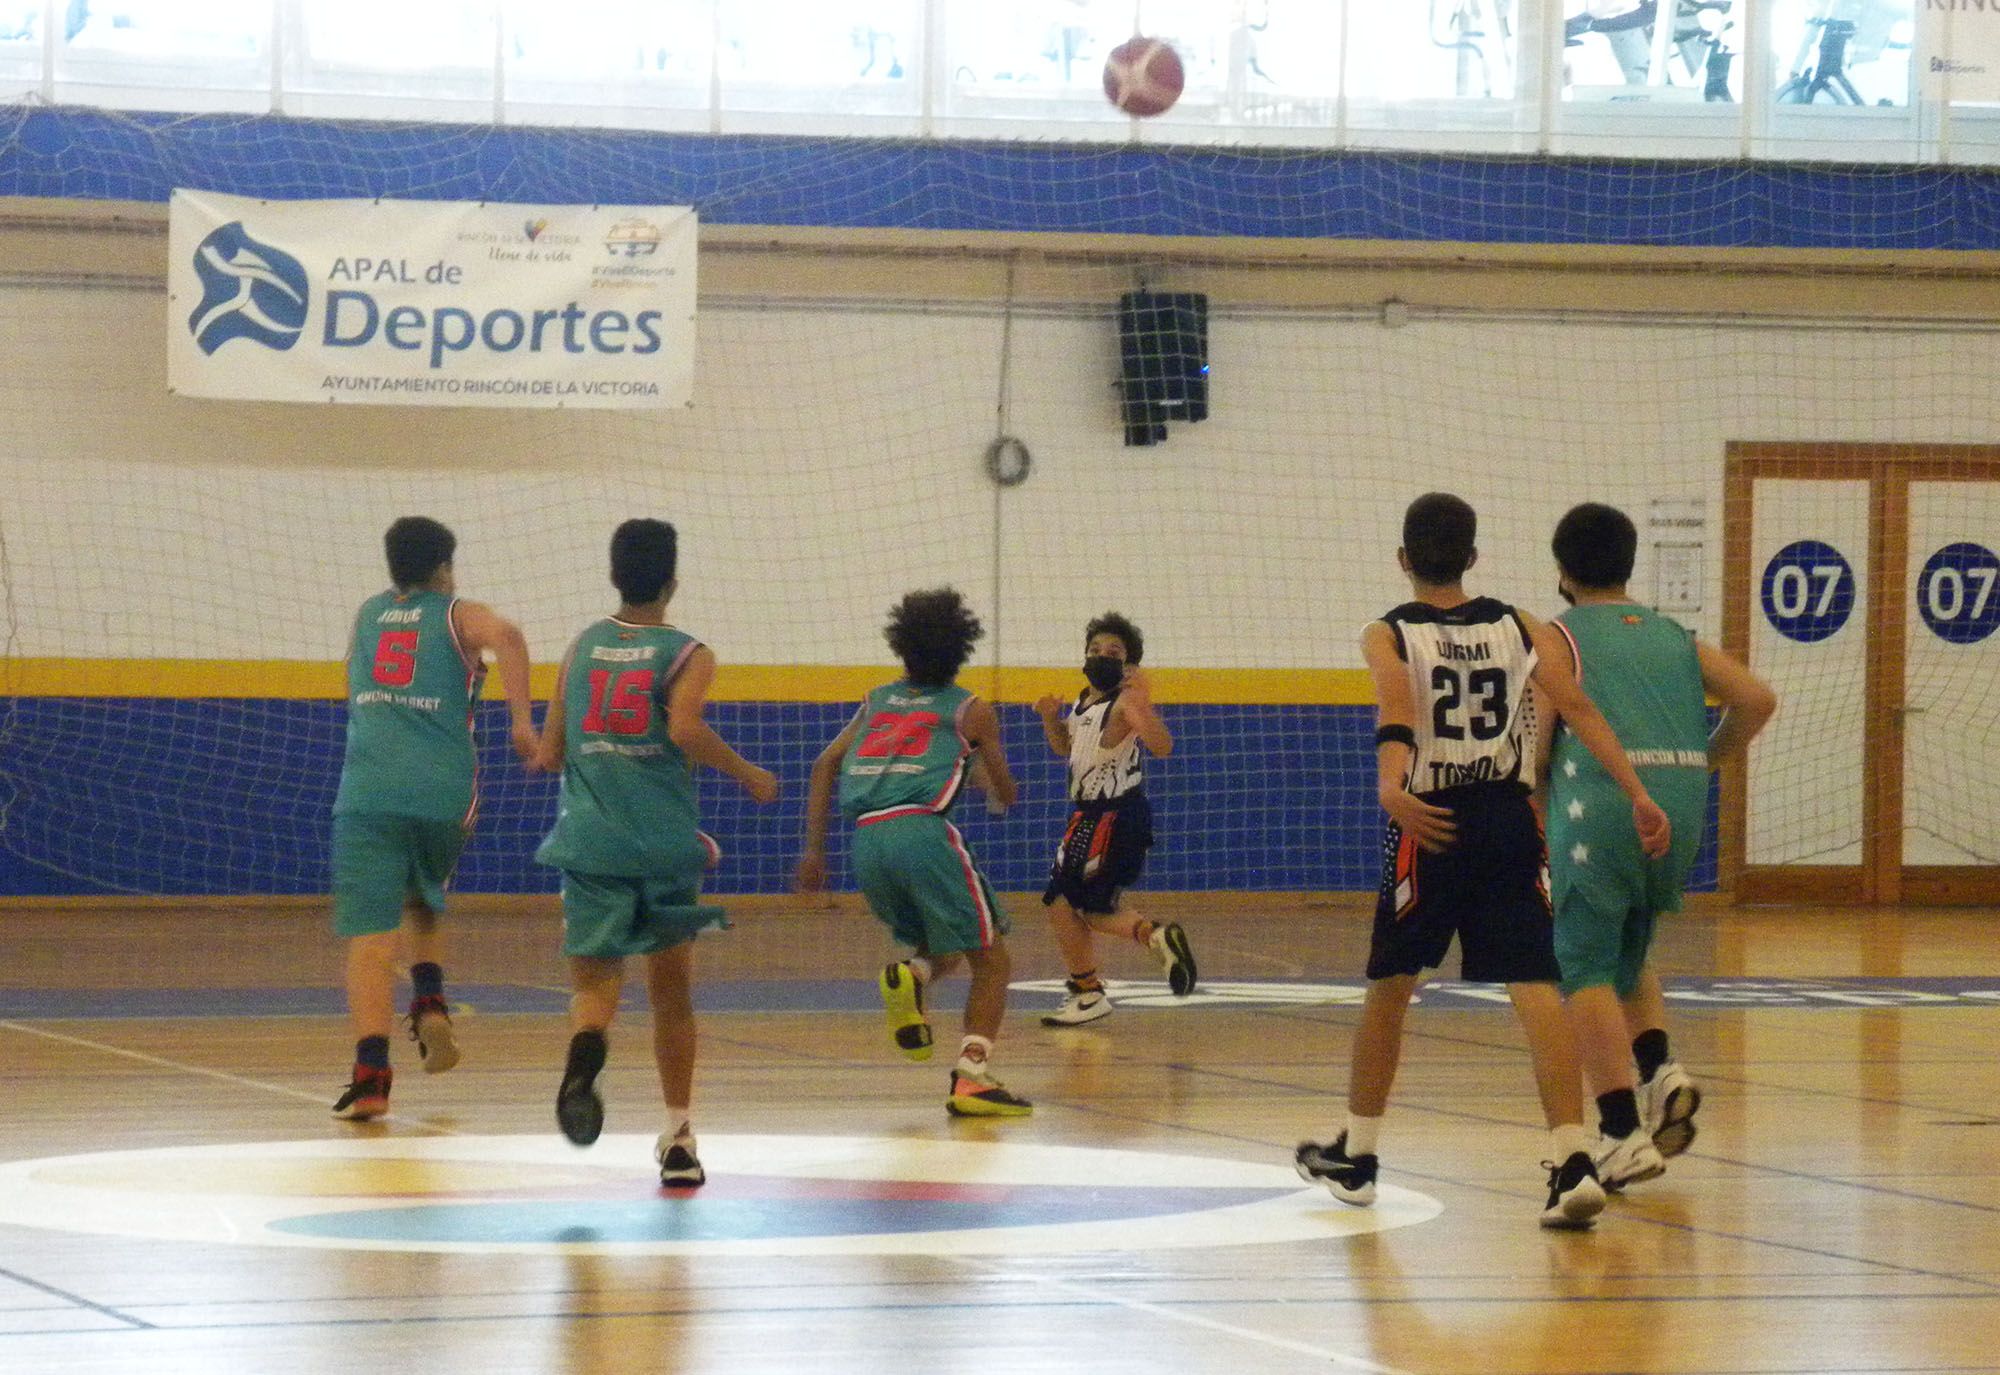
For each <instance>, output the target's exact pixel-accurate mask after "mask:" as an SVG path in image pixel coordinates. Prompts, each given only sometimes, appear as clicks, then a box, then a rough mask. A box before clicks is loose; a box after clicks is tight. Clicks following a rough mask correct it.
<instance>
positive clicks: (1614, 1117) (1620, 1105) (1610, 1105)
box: [1597, 1089, 1639, 1137]
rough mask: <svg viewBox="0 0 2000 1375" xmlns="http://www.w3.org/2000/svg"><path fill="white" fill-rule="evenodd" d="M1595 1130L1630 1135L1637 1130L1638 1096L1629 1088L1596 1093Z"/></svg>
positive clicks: (1609, 1133)
mask: <svg viewBox="0 0 2000 1375" xmlns="http://www.w3.org/2000/svg"><path fill="white" fill-rule="evenodd" d="M1597 1130H1598V1131H1600V1132H1602V1133H1603V1134H1604V1135H1605V1136H1621V1137H1622V1136H1630V1135H1631V1134H1632V1133H1633V1132H1635V1131H1637V1130H1639V1098H1638V1095H1637V1094H1635V1093H1633V1092H1632V1090H1630V1089H1613V1090H1611V1092H1609V1093H1600V1094H1598V1095H1597Z"/></svg>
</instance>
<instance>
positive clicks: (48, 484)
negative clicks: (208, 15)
mask: <svg viewBox="0 0 2000 1375" xmlns="http://www.w3.org/2000/svg"><path fill="white" fill-rule="evenodd" d="M164 312H165V301H164V298H163V297H162V296H161V295H159V294H157V293H150V292H140V291H131V290H112V289H85V288H80V287H28V286H9V287H0V493H4V496H0V534H4V536H5V539H6V555H7V561H8V570H9V571H8V576H7V583H8V589H9V591H10V592H11V594H12V597H13V601H14V609H15V615H16V617H17V619H18V623H19V634H18V638H17V640H16V643H15V645H14V647H13V652H14V653H16V654H26V655H98V656H134V657H137V656H154V655H163V656H175V657H189V658H303V659H323V658H330V657H335V656H337V655H338V654H339V653H340V651H341V649H342V643H343V637H344V635H345V631H346V620H347V616H348V615H349V614H350V611H351V608H352V606H353V605H354V603H355V602H356V601H358V600H359V599H360V598H361V597H363V596H365V595H367V594H368V593H370V592H371V591H374V590H376V589H377V588H378V586H379V585H380V584H381V582H382V581H383V574H382V571H381V564H380V555H379V548H380V546H379V540H380V535H381V531H382V528H383V527H384V526H385V525H386V524H387V522H388V521H389V520H390V519H392V518H393V517H395V516H397V515H399V514H404V513H407V512H414V511H422V512H427V513H430V514H433V515H436V516H438V517H440V518H442V519H444V520H445V521H447V522H448V523H450V524H451V525H453V527H454V528H455V529H456V530H457V531H458V533H459V536H460V540H461V555H460V559H459V573H460V581H461V585H462V587H463V588H464V589H465V590H466V591H467V592H468V593H470V594H471V595H474V596H478V597H481V598H483V599H487V600H490V601H492V602H494V603H495V604H497V605H499V606H500V607H502V608H503V609H505V610H507V611H508V612H510V613H512V614H515V615H517V616H518V617H519V618H520V619H521V620H522V622H523V624H524V627H525V628H526V630H527V631H528V634H529V637H530V642H531V644H532V645H533V647H534V648H535V650H536V652H537V656H538V657H541V658H551V657H554V655H555V654H556V653H557V652H558V651H559V650H560V648H561V645H562V643H563V641H564V640H565V639H566V638H567V636H568V635H569V634H571V633H572V632H573V630H574V629H575V628H576V626H577V625H578V623H579V622H581V621H583V620H584V619H586V618H588V617H589V616H591V615H593V614H596V613H597V612H599V611H600V610H602V609H603V608H604V607H605V606H606V605H607V602H608V599H609V597H610V590H609V588H608V586H607V585H606V584H605V582H604V578H603V571H602V570H603V560H604V554H603V550H604V544H605V540H606V538H607V537H608V534H609V531H610V529H611V527H612V525H613V524H614V523H615V522H616V521H617V520H619V519H622V518H623V517H625V516H627V515H632V514H653V515H661V516H665V517H667V518H669V519H672V520H674V521H675V522H676V523H677V524H678V525H679V526H680V527H681V531H682V536H683V550H684V554H683V559H684V567H683V576H682V583H683V588H684V591H683V595H682V598H681V601H680V603H679V604H678V605H677V607H676V619H677V620H679V621H680V622H681V623H682V624H685V625H687V626H689V627H690V628H692V629H695V630H697V631H698V632H699V633H701V634H702V635H703V636H704V637H705V638H707V639H708V640H710V641H711V642H712V643H713V644H714V645H715V646H716V647H717V649H718V652H719V653H720V654H721V655H722V656H723V658H724V659H725V660H727V661H736V662H762V663H852V662H871V661H876V662H882V661H886V659H887V654H886V650H885V649H884V648H883V647H882V644H881V640H880V637H879V623H880V618H881V613H882V611H883V609H884V608H885V607H886V606H887V605H888V604H889V602H890V601H891V600H892V599H893V598H894V597H895V596H896V595H897V594H898V593H899V592H900V591H902V590H903V589H905V588H908V587H911V586H917V585H926V584H935V583H940V582H953V583H956V584H957V585H959V586H960V587H962V588H965V589H966V590H967V591H968V592H970V593H972V595H973V598H974V601H975V603H976V604H977V605H978V606H979V607H980V608H981V610H982V611H985V612H987V613H988V621H989V624H990V625H991V624H994V623H996V621H997V626H998V630H999V632H1000V636H1001V640H1002V643H1001V652H1002V654H1003V656H1004V658H1005V660H1006V661H1007V662H1010V663H1049V664H1062V663H1067V662H1069V661H1071V660H1072V659H1074V658H1076V657H1077V655H1078V652H1079V649H1080V645H1079V643H1078V641H1079V638H1080V630H1081V626H1082V623H1083V621H1084V620H1085V619H1086V618H1087V617H1088V616H1090V615H1091V614H1092V613H1094V612H1097V611H1101V610H1103V609H1104V608H1105V607H1106V606H1112V605H1115V606H1118V607H1121V608H1122V609H1124V610H1126V611H1127V612H1129V613H1130V614H1131V615H1133V616H1134V617H1135V618H1136V619H1137V620H1138V621H1139V622H1140V623H1141V625H1143V626H1144V628H1145V629H1146V631H1147V634H1148V637H1149V647H1150V648H1151V657H1152V659H1153V660H1154V661H1155V662H1157V663H1161V664H1176V665H1198V666H1255V667H1282V666H1333V667H1351V666H1356V665H1358V664H1359V656H1358V654H1357V652H1356V649H1355V640H1356V634H1357V632H1358V629H1359V627H1360V625H1361V623H1362V622H1363V621H1365V620H1366V619H1368V618H1369V617H1370V616H1372V615H1375V614H1377V613H1379V612H1380V611H1381V610H1383V609H1384V608H1385V607H1386V606H1388V605H1390V604H1392V603H1394V602H1395V601H1398V600H1401V599H1402V597H1403V595H1404V588H1403V586H1402V584H1401V582H1400V580H1399V579H1398V577H1397V575H1396V573H1395V568H1394V564H1393V553H1394V549H1395V545H1396V543H1397V532H1398V525H1399V520H1400V515H1401V511H1402V508H1403V506H1404V505H1405V503H1406V502H1407V501H1408V500H1409V498H1411V497H1412V496H1414V495H1416V494H1418V493H1419V492H1422V491H1424V490H1427V489H1429V488H1433V487H1446V488H1450V489H1453V490H1457V491H1459V492H1462V493H1463V494H1465V495H1466V496H1468V497H1469V498H1471V499H1472V500H1473V501H1474V503H1475V504H1476V505H1477V506H1478V507H1479V508H1480V512H1481V516H1482V522H1483V524H1482V540H1481V546H1482V553H1483V557H1482V560H1481V563H1480V566H1479V569H1478V570H1477V573H1476V574H1475V583H1476V585H1477V586H1478V587H1481V588H1485V589H1490V590H1492V591H1494V592H1496V593H1498V594H1501V595H1504V596H1507V597H1509V598H1512V599H1515V600H1518V601H1520V602H1522V603H1523V604H1524V605H1527V606H1529V607H1531V608H1537V609H1540V610H1544V611H1547V610H1552V609H1553V606H1552V604H1553V603H1554V593H1553V588H1554V581H1555V575H1554V572H1553V569H1552V565H1551V563H1550V560H1549V558H1548V554H1547V538H1548V534H1549V531H1550V529H1551V527H1552V525H1553V523H1554V521H1555V519H1556V517H1557V516H1558V515H1560V513H1561V512H1562V511H1563V510H1564V509H1565V508H1566V507H1567V506H1568V505H1569V504H1571V503H1572V502H1574V501H1577V500H1582V499H1585V498H1595V499H1600V500H1608V501H1613V502H1616V503H1619V504H1621V505H1624V506H1626V507H1627V508H1628V509H1629V510H1631V511H1632V513H1633V514H1634V516H1635V518H1638V519H1640V520H1641V522H1642V526H1643V516H1644V509H1645V505H1646V502H1647V501H1648V499H1650V498H1653V497H1670V496H1690V495H1693V496H1703V497H1706V498H1707V500H1708V503H1709V507H1708V509H1709V511H1710V513H1711V519H1712V521H1714V522H1715V528H1714V529H1712V532H1711V539H1710V545H1709V560H1708V570H1707V585H1708V588H1709V595H1708V600H1707V606H1706V609H1705V611H1704V613H1703V614H1702V615H1700V616H1698V617H1695V618H1693V619H1694V620H1695V621H1696V622H1697V624H1698V626H1699V628H1700V629H1701V630H1702V631H1703V633H1705V634H1708V635H1710V636H1715V635H1717V634H1718V633H1719V630H1720V611H1719V605H1720V603H1719V600H1718V597H1719V586H1720V575H1721V556H1720V539H1719V535H1720V531H1719V523H1720V517H1721V486H1720V474H1721V462H1722V453H1723V445H1724V442H1725V441H1726V440H1728V439H1784V438H1799V439H1819V440H1835V439H1840V440H1867V439H1879V440H1935V441H1973V440H1980V441H1991V440H1992V439H1993V437H1994V433H1995V419H1996V417H1995V402H1994V399H1993V398H1995V397H1996V396H2000V351H1996V350H1994V349H1993V348H1992V347H1991V340H1990V338H1988V337H1986V336H1981V335H1969V334H1944V333H1924V332H1917V331H1893V330H1875V331H1861V330H1848V331H1843V330H1828V329H1814V330H1804V329H1790V328H1779V327H1770V326H1765V327H1751V326H1743V327H1716V326H1700V327H1697V326H1690V325H1647V326H1641V325H1624V324H1615V323H1595V324H1572V323H1562V322H1557V321H1522V320H1478V319H1472V318H1465V317H1460V318H1445V319H1441V318H1429V319H1426V318H1418V319H1416V320H1414V321H1413V322H1412V323H1410V324H1409V325H1408V326H1406V327H1404V328H1401V329H1387V328H1384V327H1383V326H1382V325H1380V324H1379V323H1377V322H1375V321H1374V320H1372V319H1369V320H1354V319H1345V318H1341V319H1305V318H1295V317H1288V316H1273V315H1264V316H1230V315H1228V314H1226V313H1223V314H1219V315H1218V316H1217V317H1216V318H1215V319H1214V320H1213V322H1212V326H1211V351H1212V363H1213V369H1214V373H1213V407H1214V418H1212V419H1211V420H1209V421H1208V422H1207V423H1206V424H1203V425H1199V426H1190V427H1181V426H1177V427H1175V428H1174V430H1173V432H1172V435H1171V437H1170V439H1169V440H1168V442H1167V443H1166V444H1164V445H1162V446H1159V447H1157V448H1153V449H1125V448H1123V447H1122V446H1121V443H1120V430H1119V428H1118V420H1117V411H1116V398H1115V395H1114V393H1113V391H1112V388H1111V385H1110V383H1111V379H1112V376H1113V374H1114V372H1115V368H1116V338H1115V334H1114V331H1113V326H1112V324H1111V316H1110V309H1109V302H1108V301H1107V308H1106V311H1105V313H1104V315H1103V316H1101V317H1096V318H1083V317H1051V316H1035V317H1029V318H1024V319H1017V320H1016V322H1015V325H1014V329H1013V387H1012V409H1011V420H1010V425H1011V428H1012V429H1013V430H1014V432H1016V433H1017V434H1019V435H1020V436H1022V437H1023V438H1024V439H1025V440H1026V441H1027V442H1028V443H1029V444H1030V445H1031V446H1032V448H1033V449H1034V452H1035V456H1036V464H1037V466H1036V469H1035V473H1034V476H1033V477H1032V479H1031V480H1030V481H1029V482H1028V483H1027V484H1026V485H1025V486H1023V487H1020V488H1018V489H1015V490H1013V491H1011V492H1009V493H1007V494H1005V495H1004V496H1003V497H1001V498H1000V502H999V511H998V530H999V535H998V539H999V550H1000V555H1001V562H1002V573H1001V583H1002V588H1001V597H1000V603H999V606H998V615H997V617H996V616H995V615H994V614H992V613H993V612H994V610H995V608H994V605H993V603H994V598H993V594H992V586H993V572H992V568H993V554H994V547H995V529H996V511H995V496H994V492H993V489H992V488H991V486H990V485H989V484H988V483H987V481H986V479H985V478H984V476H983V474H982V472H981V470H980V466H979V460H980V455H981V453H982V451H983V449H984V446H985V443H986V441H987V440H988V439H989V438H990V437H991V435H992V434H993V432H994V425H995V405H996V397H997V366H998V359H999V350H1000V340H1001V325H1000V321H999V320H998V318H997V317H994V316H991V315H981V314H966V313H958V312H944V311H940V312H934V313H926V312H920V311H914V310H904V311H897V312H889V311H880V310H844V311H826V310H806V309H794V308H749V307H715V306H712V307H709V308H707V309H706V310H705V311H704V314H703V316H702V320H701V328H700V336H701V357H700V361H699V365H698V370H697V371H698V381H697V406H696V408H695V409H694V410H693V411H691V412H687V413H672V414H662V415H658V416H653V417H637V418H635V417H632V416H617V415H607V414H602V413H599V414H592V413H583V412H561V413H548V414H539V415H523V414H521V413H518V412H502V411H474V410H466V411H439V410H424V411H400V410H394V409H386V408H377V407H361V406H354V407H347V406H342V407H338V408H336V407H332V406H328V407H325V408H313V407H293V406H275V405H274V406H239V405H230V404H225V403H216V402H199V401H189V400H183V399H178V398H174V397H170V396H168V395H167V394H166V389H165V379H164V368H163V357H162V355H163V349H162V347H161V343H160V341H161V338H162V331H164V330H165V329H166V328H167V322H166V320H165V319H164ZM245 347H247V345H245ZM1644 558H1645V555H1644V551H1643V550H1642V562H1641V567H1640V569H1639V574H1638V582H1639V586H1640V587H1641V588H1646V587H1650V581H1649V578H1650V571H1649V569H1648V567H1647V566H1646V563H1645V561H1644Z"/></svg>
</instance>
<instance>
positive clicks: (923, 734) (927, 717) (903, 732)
mask: <svg viewBox="0 0 2000 1375" xmlns="http://www.w3.org/2000/svg"><path fill="white" fill-rule="evenodd" d="M937 725H938V714H937V713H936V712H934V711H912V712H908V713H904V712H896V711H878V712H876V713H875V715H874V717H873V719H871V720H870V721H869V722H868V734H866V735H864V736H863V737H862V738H861V746H860V748H859V749H857V750H855V753H856V754H857V755H859V756H860V757H861V758H863V759H887V758H889V757H890V756H891V755H895V756H898V757H901V758H905V759H909V758H915V757H916V756H917V755H920V754H922V753H923V752H924V751H926V750H928V749H929V748H930V747H931V732H932V731H934V730H936V729H937Z"/></svg>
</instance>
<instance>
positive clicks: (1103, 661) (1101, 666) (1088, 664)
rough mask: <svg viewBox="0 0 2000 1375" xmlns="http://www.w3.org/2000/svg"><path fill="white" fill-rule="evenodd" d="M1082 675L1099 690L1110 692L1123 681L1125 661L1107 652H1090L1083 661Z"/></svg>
mask: <svg viewBox="0 0 2000 1375" xmlns="http://www.w3.org/2000/svg"><path fill="white" fill-rule="evenodd" d="M1083 676H1084V677H1086V678H1088V679H1089V680H1090V685H1091V686H1092V687H1094V688H1096V689H1097V690H1098V691H1099V692H1110V691H1111V690H1112V689H1113V688H1115V687H1117V686H1118V685H1119V684H1120V683H1122V682H1124V681H1125V661H1124V660H1123V659H1114V658H1112V657H1111V656H1110V655H1108V654H1092V655H1091V656H1089V657H1088V658H1086V659H1085V660H1084V661H1083Z"/></svg>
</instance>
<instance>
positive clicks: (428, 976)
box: [410, 960, 444, 998]
mask: <svg viewBox="0 0 2000 1375" xmlns="http://www.w3.org/2000/svg"><path fill="white" fill-rule="evenodd" d="M410 982H411V983H413V984H415V985H416V988H417V996H418V997H419V998H443V997H444V970H443V969H442V968H441V967H440V966H438V965H435V964H432V963H431V962H430V961H428V960H426V961H425V962H424V963H422V964H413V965H411V966H410Z"/></svg>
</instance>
